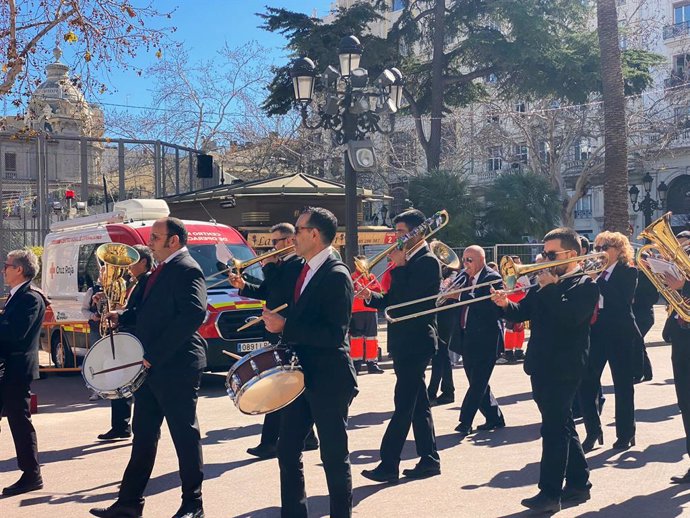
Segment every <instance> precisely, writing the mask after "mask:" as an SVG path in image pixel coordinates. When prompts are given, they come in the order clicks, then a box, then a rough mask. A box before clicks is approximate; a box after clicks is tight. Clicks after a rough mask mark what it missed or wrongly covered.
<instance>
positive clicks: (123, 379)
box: [81, 333, 146, 399]
mask: <svg viewBox="0 0 690 518" xmlns="http://www.w3.org/2000/svg"><path fill="white" fill-rule="evenodd" d="M112 340H113V342H114V345H115V346H114V348H113V343H112V342H111V337H110V336H109V335H108V336H104V337H103V338H101V339H100V340H98V341H97V342H96V343H95V344H93V345H92V346H91V348H90V349H89V351H88V352H87V353H86V356H85V357H84V363H83V364H82V367H81V375H82V376H83V377H84V381H85V382H86V385H87V386H88V387H89V388H90V389H92V390H93V391H95V392H96V393H97V394H98V395H99V396H101V397H102V398H104V399H121V398H128V397H131V396H132V394H133V393H134V392H135V391H136V390H137V389H138V388H139V387H141V384H142V383H144V378H145V377H146V369H144V364H143V360H144V347H143V346H142V345H141V342H140V341H139V340H138V339H137V338H136V337H134V336H133V335H131V334H129V333H113V336H112ZM113 351H114V353H115V354H114V355H113Z"/></svg>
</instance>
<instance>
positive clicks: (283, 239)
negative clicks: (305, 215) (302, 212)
mask: <svg viewBox="0 0 690 518" xmlns="http://www.w3.org/2000/svg"><path fill="white" fill-rule="evenodd" d="M302 228H304V227H302ZM286 239H287V237H281V238H280V239H271V243H273V246H276V245H277V244H278V243H280V242H281V241H285V240H286Z"/></svg>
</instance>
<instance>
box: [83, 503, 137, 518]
mask: <svg viewBox="0 0 690 518" xmlns="http://www.w3.org/2000/svg"><path fill="white" fill-rule="evenodd" d="M143 511H144V506H143V505H141V506H136V507H129V506H125V505H120V504H118V503H117V502H115V503H114V504H113V505H111V506H110V507H94V508H93V509H90V510H89V512H90V513H91V514H92V515H94V516H98V517H99V518H141V513H142V512H143Z"/></svg>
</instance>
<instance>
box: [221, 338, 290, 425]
mask: <svg viewBox="0 0 690 518" xmlns="http://www.w3.org/2000/svg"><path fill="white" fill-rule="evenodd" d="M225 386H226V388H227V389H228V396H230V399H232V400H233V401H234V403H235V406H236V407H237V408H238V410H239V411H240V412H242V413H243V414H248V415H258V414H268V413H270V412H275V411H276V410H280V409H281V408H283V407H286V406H287V405H289V404H290V403H292V402H293V401H294V400H295V399H297V398H298V397H299V396H300V394H302V392H304V374H303V373H302V368H301V367H300V366H299V364H298V363H297V357H296V356H295V355H294V354H292V353H289V352H288V351H287V350H286V349H283V348H279V347H275V346H274V347H265V348H263V349H259V350H258V351H254V352H253V353H251V354H248V355H247V356H245V357H243V358H242V359H241V360H237V363H235V365H233V366H232V368H231V369H230V371H228V376H227V378H226V381H225Z"/></svg>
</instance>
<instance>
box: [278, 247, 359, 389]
mask: <svg viewBox="0 0 690 518" xmlns="http://www.w3.org/2000/svg"><path fill="white" fill-rule="evenodd" d="M293 289H294V285H293ZM353 299H354V288H353V286H352V278H351V277H350V271H349V270H348V269H347V267H346V266H345V265H344V264H343V263H342V262H341V261H338V260H337V259H335V258H333V257H329V258H328V259H326V261H325V262H324V263H323V264H322V265H321V267H320V268H319V269H318V270H317V271H316V273H315V274H314V276H313V277H312V278H311V279H310V281H309V283H308V284H307V286H306V287H305V288H304V291H303V292H302V295H301V296H300V297H299V300H298V301H297V303H296V304H293V305H291V306H290V307H289V308H288V312H287V315H286V318H287V320H286V322H285V328H284V329H283V341H284V342H285V343H286V344H287V345H288V346H290V347H292V349H293V350H294V351H295V352H296V353H297V357H298V358H299V361H300V365H301V366H302V370H303V372H304V382H305V385H306V387H307V389H309V390H313V391H317V392H319V393H321V394H324V393H325V394H328V393H339V392H340V391H342V390H349V391H352V390H353V388H354V387H356V386H357V379H356V375H355V370H354V367H353V365H352V360H351V359H350V355H349V346H348V344H347V341H346V335H347V330H348V326H349V323H350V315H351V314H352V301H353Z"/></svg>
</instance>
